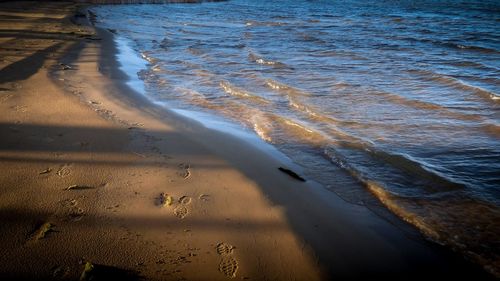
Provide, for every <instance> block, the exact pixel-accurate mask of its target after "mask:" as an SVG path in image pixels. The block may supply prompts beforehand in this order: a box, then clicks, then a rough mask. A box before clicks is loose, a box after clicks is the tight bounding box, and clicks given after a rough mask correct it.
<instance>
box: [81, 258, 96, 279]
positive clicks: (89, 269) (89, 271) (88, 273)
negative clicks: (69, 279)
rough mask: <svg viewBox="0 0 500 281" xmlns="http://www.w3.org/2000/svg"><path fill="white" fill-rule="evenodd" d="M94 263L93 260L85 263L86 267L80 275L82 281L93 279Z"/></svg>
mask: <svg viewBox="0 0 500 281" xmlns="http://www.w3.org/2000/svg"><path fill="white" fill-rule="evenodd" d="M93 271H94V265H93V264H92V263H91V262H86V263H85V268H84V269H83V272H82V275H80V281H88V280H92V279H93Z"/></svg>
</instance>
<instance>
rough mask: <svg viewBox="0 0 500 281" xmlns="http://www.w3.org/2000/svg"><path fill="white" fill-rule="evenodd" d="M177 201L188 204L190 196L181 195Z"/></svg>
mask: <svg viewBox="0 0 500 281" xmlns="http://www.w3.org/2000/svg"><path fill="white" fill-rule="evenodd" d="M179 203H181V204H183V205H188V204H189V203H191V197H189V196H182V197H181V198H179Z"/></svg>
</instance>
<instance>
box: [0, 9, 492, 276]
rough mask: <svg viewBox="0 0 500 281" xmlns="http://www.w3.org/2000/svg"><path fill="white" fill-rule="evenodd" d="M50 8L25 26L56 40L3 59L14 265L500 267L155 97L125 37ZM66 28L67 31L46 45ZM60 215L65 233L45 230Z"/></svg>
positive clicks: (202, 269) (57, 227) (398, 271)
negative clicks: (138, 73)
mask: <svg viewBox="0 0 500 281" xmlns="http://www.w3.org/2000/svg"><path fill="white" fill-rule="evenodd" d="M9 4H10V5H14V6H15V5H17V4H16V3H2V4H1V5H2V6H1V7H2V8H3V7H5V6H7V5H9ZM45 5H47V6H45ZM45 5H41V6H40V7H37V9H46V10H45V11H44V14H43V16H41V17H40V16H38V21H37V22H44V21H47V26H48V27H47V28H46V30H40V31H36V32H35V31H34V30H33V29H34V27H33V26H31V27H30V26H27V27H26V28H25V29H24V30H22V31H20V32H18V33H16V34H12V37H13V38H14V40H15V38H17V39H19V38H22V37H23V36H24V34H28V33H29V34H31V38H28V39H26V40H33V42H32V43H33V44H31V45H29V46H34V47H35V48H34V49H36V48H38V49H42V52H39V53H37V52H38V51H35V55H32V49H31V48H26V47H25V46H22V45H20V46H16V48H18V50H21V51H18V52H20V54H17V55H20V56H21V57H22V58H21V59H20V60H18V61H13V62H10V61H9V62H2V67H3V68H2V74H4V73H7V72H9V73H13V74H11V76H9V77H7V76H4V77H6V78H3V80H2V81H1V82H2V83H1V84H0V87H1V88H2V89H8V90H2V97H1V98H2V102H1V103H0V107H1V108H2V111H3V112H10V113H11V114H9V115H7V114H2V115H0V117H1V121H0V122H1V124H2V132H3V134H5V135H6V137H5V138H4V139H3V140H2V141H1V142H0V144H1V146H0V147H1V148H2V150H1V156H0V167H2V169H3V170H4V171H7V172H6V173H5V175H7V176H2V177H1V180H0V186H1V189H0V192H1V194H2V197H1V198H3V199H2V200H1V201H0V206H1V212H2V213H1V217H2V218H3V221H5V226H6V228H3V229H4V230H3V231H2V235H1V237H2V238H1V239H2V243H3V244H4V245H11V246H10V247H5V248H4V249H3V252H4V255H2V258H1V259H0V262H1V263H2V265H3V266H2V267H1V268H0V275H2V276H6V277H7V279H10V278H17V277H26V278H27V279H33V278H34V276H38V277H40V276H41V277H42V278H41V279H50V278H51V277H55V276H56V275H57V276H58V277H61V278H60V279H75V277H76V278H78V277H79V276H80V274H81V273H82V271H83V265H84V263H85V262H86V261H90V262H92V263H93V264H95V265H98V266H100V268H103V270H102V272H105V273H103V274H107V273H109V272H113V273H114V274H115V275H114V276H129V277H130V276H142V277H144V278H146V279H153V280H161V279H167V280H170V279H179V278H186V279H188V280H225V279H227V278H228V277H233V276H232V275H233V274H234V275H235V276H236V278H238V279H240V278H245V277H248V278H250V279H254V280H263V279H266V278H267V279H273V280H290V279H296V280H319V279H324V280H328V279H341V280H349V279H356V278H366V277H371V278H373V277H383V278H387V279H400V278H403V277H404V278H406V279H419V278H423V277H430V276H432V277H448V278H449V277H465V276H468V277H474V278H476V279H478V278H479V279H481V278H484V279H488V277H489V276H488V275H487V274H486V273H484V272H483V271H482V270H480V269H479V268H478V267H477V266H473V265H471V264H469V263H468V262H466V261H464V260H463V259H462V258H461V257H459V256H458V255H457V254H454V253H451V251H449V250H447V249H444V248H443V247H440V246H437V245H433V244H432V243H430V242H427V241H425V240H423V239H422V238H416V237H413V236H412V237H411V238H409V237H408V236H407V234H406V233H405V232H403V231H402V230H400V229H399V228H398V227H397V226H395V225H392V224H390V223H388V222H387V221H385V220H382V219H381V218H380V217H378V216H376V215H375V214H374V213H373V212H371V211H370V210H368V209H367V208H366V207H361V206H357V205H352V204H349V203H346V202H345V201H343V200H342V199H340V198H339V197H337V196H336V195H335V194H333V193H331V192H328V191H326V190H323V189H322V188H321V187H320V186H317V185H314V184H311V183H310V182H307V183H301V182H299V181H296V180H294V179H293V178H291V177H289V176H287V175H286V174H284V173H282V172H281V171H279V170H278V169H277V168H278V167H280V166H282V165H283V163H281V162H279V161H278V160H277V159H275V158H273V157H271V156H269V155H267V154H265V153H264V152H262V151H259V150H258V149H256V148H252V147H251V146H249V145H248V144H246V143H244V142H243V141H241V140H238V139H237V138H236V137H233V136H230V135H227V134H224V133H221V132H216V131H213V130H210V129H207V128H205V127H204V126H203V125H202V124H198V123H197V122H194V121H190V120H187V119H186V118H183V117H180V116H179V115H178V114H175V113H172V112H169V111H168V110H167V111H165V110H164V109H163V108H160V107H158V106H155V105H154V104H153V103H152V102H150V101H149V100H148V99H147V98H146V97H144V96H141V95H139V94H138V93H136V92H134V91H133V90H132V89H130V88H129V86H127V85H126V81H127V79H128V78H127V77H126V74H125V73H123V72H122V71H121V70H120V69H119V66H118V62H117V61H116V59H115V56H116V54H117V51H118V50H117V48H116V44H115V41H114V40H113V34H111V33H110V32H108V31H106V30H102V29H99V28H94V27H90V26H85V25H79V26H78V25H73V26H70V23H69V20H68V18H67V17H64V16H63V17H62V18H61V17H59V16H57V17H51V16H50V13H47V11H51V9H53V10H52V13H56V12H59V13H60V12H61V10H63V11H64V10H65V11H66V12H69V11H71V10H72V9H74V7H75V6H73V5H70V6H69V7H68V6H65V5H67V4H54V3H48V4H45ZM51 5H55V7H54V6H51ZM58 5H60V6H58ZM51 7H52V8H51ZM3 11H4V10H2V12H3ZM23 13H27V12H26V11H24V12H20V13H18V12H16V13H15V14H12V17H17V18H13V19H12V20H11V21H12V23H9V24H10V25H12V26H18V25H19V23H18V22H17V21H16V20H17V19H18V18H22V17H23ZM39 14H40V13H39V12H38V13H37V11H34V13H33V14H30V15H29V16H30V17H31V18H33V15H34V18H35V19H36V18H37V15H39ZM47 15H49V16H47ZM66 16H71V14H67V15H66ZM24 17H25V20H26V17H27V15H24ZM54 18H55V20H54ZM64 18H66V21H65V22H64V21H63V19H64ZM28 19H29V17H28ZM76 19H79V20H80V21H86V19H84V18H82V17H76ZM6 21H7V20H6ZM58 21H59V22H61V21H63V23H62V24H61V25H60V26H59V27H58V26H57V24H55V22H58ZM16 24H17V25H16ZM80 24H83V22H80ZM68 29H72V30H73V29H74V31H69V30H68ZM80 29H81V30H83V31H78V30H80ZM71 32H73V33H74V34H71ZM94 32H95V34H94ZM80 35H82V37H80ZM47 37H48V38H47ZM73 37H76V39H73ZM68 38H69V39H71V40H69V39H68ZM50 40H55V41H61V42H59V43H57V42H56V44H53V45H50V46H48V47H45V48H42V46H44V45H43V44H42V43H47V44H48V43H54V42H45V41H50ZM38 41H39V42H38ZM12 42H14V41H12ZM23 43H24V42H23ZM2 44H5V42H4V41H2ZM10 44H14V43H10ZM57 44H60V45H57ZM2 46H3V48H2V50H1V51H2V52H4V53H3V54H6V53H5V49H6V46H5V45H2ZM59 46H66V50H63V51H60V53H59V54H56V56H55V57H50V54H52V53H54V52H53V50H56V49H58V48H61V49H62V48H63V47H59ZM8 47H10V45H9V46H8ZM23 48H25V49H23ZM61 49H59V50H61ZM43 50H45V51H43ZM12 65H14V66H12ZM66 66H68V67H69V68H67V69H64V68H66ZM28 74H31V75H28ZM48 74H50V75H48ZM60 79H63V80H60ZM4 80H6V81H4ZM15 83H17V84H15ZM16 85H17V86H16ZM19 86H20V87H19ZM3 92H8V94H6V95H10V96H9V97H8V98H4V96H3V94H4V93H3ZM11 92H12V93H11ZM4 99H5V100H4ZM4 132H5V133H4ZM45 171H48V172H46V173H45ZM70 186H76V187H75V188H73V189H68V187H70ZM65 189H68V190H65ZM161 193H166V194H168V195H170V196H172V197H173V203H172V205H171V206H168V204H167V205H165V206H164V204H162V203H161V202H159V201H162V200H161V198H160V194H161ZM26 203H28V204H26ZM44 223H50V224H51V225H52V228H53V229H52V231H48V232H47V235H46V236H44V237H42V238H40V239H39V238H36V237H38V236H36V235H35V236H33V234H34V233H37V232H38V231H39V230H40V228H39V226H40V224H41V225H45V224H44ZM7 229H8V230H7ZM43 233H44V234H45V232H43ZM33 237H35V239H33ZM233 246H234V247H233ZM47 249H50V250H51V251H49V252H47ZM40 257H44V258H41V259H40ZM22 264H29V265H30V267H28V269H27V268H22V267H21V265H22ZM221 265H224V266H221ZM108 267H111V269H110V268H108ZM113 270H114V271H113ZM56 273H57V274H56ZM120 274H122V275H120ZM123 274H124V275H123ZM490 278H491V277H490ZM491 279H493V278H491Z"/></svg>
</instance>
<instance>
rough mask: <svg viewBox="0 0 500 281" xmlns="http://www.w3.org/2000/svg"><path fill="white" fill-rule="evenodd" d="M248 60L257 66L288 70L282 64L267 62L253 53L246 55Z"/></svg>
mask: <svg viewBox="0 0 500 281" xmlns="http://www.w3.org/2000/svg"><path fill="white" fill-rule="evenodd" d="M248 60H250V61H252V62H255V63H257V64H260V65H267V66H272V67H276V68H290V67H288V66H287V65H286V64H284V63H282V62H279V61H273V60H267V59H264V58H263V57H261V56H258V55H256V54H254V53H250V54H249V55H248Z"/></svg>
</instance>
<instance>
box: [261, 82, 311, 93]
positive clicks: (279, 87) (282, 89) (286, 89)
mask: <svg viewBox="0 0 500 281" xmlns="http://www.w3.org/2000/svg"><path fill="white" fill-rule="evenodd" d="M264 83H265V85H266V86H267V87H269V88H271V89H273V90H276V91H277V92H278V93H280V94H284V95H290V96H304V97H307V96H311V94H310V93H308V92H306V91H303V90H300V89H297V88H295V87H292V86H290V85H287V84H285V83H281V82H278V81H276V80H273V79H266V80H265V81H264Z"/></svg>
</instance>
